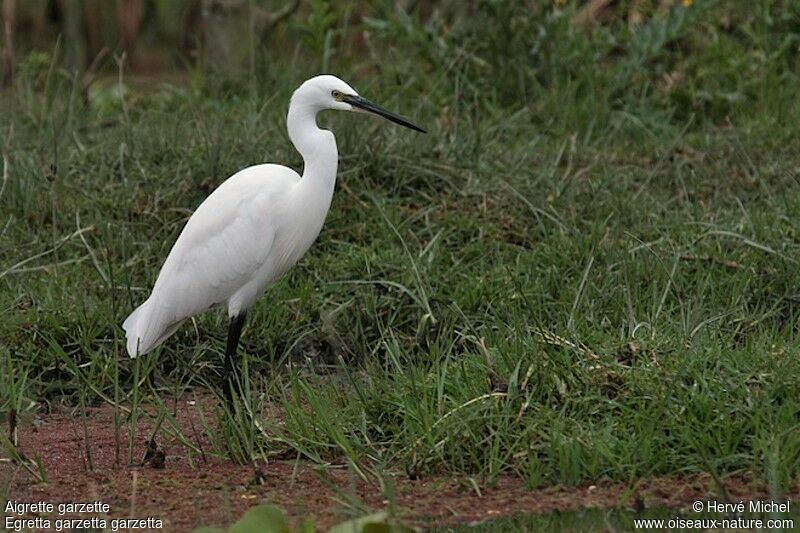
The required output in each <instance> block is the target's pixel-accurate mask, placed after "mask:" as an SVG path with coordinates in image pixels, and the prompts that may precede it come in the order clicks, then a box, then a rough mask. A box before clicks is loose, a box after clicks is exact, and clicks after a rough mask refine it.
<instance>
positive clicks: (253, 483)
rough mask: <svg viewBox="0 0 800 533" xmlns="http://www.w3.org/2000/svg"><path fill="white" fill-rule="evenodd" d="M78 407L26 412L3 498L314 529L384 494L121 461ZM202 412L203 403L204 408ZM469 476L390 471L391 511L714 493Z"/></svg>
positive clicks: (441, 519) (538, 508) (107, 424)
mask: <svg viewBox="0 0 800 533" xmlns="http://www.w3.org/2000/svg"><path fill="white" fill-rule="evenodd" d="M176 405H177V410H176V411H177V417H176V418H177V420H178V422H179V424H180V425H181V427H183V428H184V429H185V428H186V427H187V426H188V427H189V428H190V429H188V430H187V429H185V434H186V435H187V436H192V435H194V436H195V437H196V441H195V443H199V444H200V446H201V447H202V448H204V449H205V450H207V451H209V452H210V450H211V445H210V443H209V442H208V439H207V437H206V436H205V435H204V430H203V427H202V421H200V420H198V419H197V418H196V416H197V415H196V413H197V412H198V411H197V408H196V407H197V406H196V404H195V405H191V404H190V403H189V402H187V401H185V400H182V401H181V402H178V403H177V404H176ZM86 415H87V416H86V428H87V431H86V432H84V424H83V417H82V415H81V414H80V412H77V411H76V412H72V411H69V410H65V409H63V410H60V411H59V412H54V413H51V414H48V415H40V416H37V417H36V419H34V420H33V421H30V423H28V424H25V425H24V426H23V427H21V428H20V429H19V432H18V439H19V448H20V450H21V451H22V452H24V453H25V454H27V455H28V456H31V457H32V456H34V455H35V456H38V457H40V458H41V461H42V462H43V464H44V468H45V470H46V473H47V477H48V482H47V483H41V482H36V480H35V479H34V478H33V477H32V476H31V474H30V473H29V472H27V471H26V470H24V469H23V468H21V467H19V466H17V465H14V464H11V463H9V462H4V463H2V464H0V489H3V492H6V491H7V492H8V499H9V500H16V501H18V502H35V501H46V502H52V503H58V502H91V501H97V500H99V501H102V502H104V503H107V504H109V506H110V510H109V512H108V513H107V514H106V515H94V516H105V518H108V519H113V518H128V517H135V518H147V517H157V518H160V519H161V520H163V524H164V529H165V530H168V531H190V530H192V529H193V528H195V527H197V526H201V525H226V524H230V523H231V522H233V521H235V520H236V519H237V518H238V517H240V516H241V515H242V513H243V512H244V511H245V510H246V509H247V508H249V507H251V506H253V505H256V504H259V503H274V504H278V505H280V506H281V507H283V508H284V509H285V510H286V512H287V513H288V514H289V515H290V517H291V519H292V521H293V522H295V523H297V522H299V521H300V520H301V519H304V518H306V517H309V516H313V517H314V520H315V522H316V524H317V525H318V527H320V528H321V529H323V528H326V527H329V526H331V525H333V524H335V523H338V522H340V521H343V520H345V519H348V518H350V517H351V513H352V512H353V509H354V507H353V506H352V505H351V504H349V503H348V501H349V502H352V501H358V502H360V503H361V504H362V505H363V506H364V507H366V508H367V509H370V510H383V509H386V508H387V505H388V501H387V500H385V499H384V496H383V495H382V491H381V489H380V487H379V484H378V482H377V481H375V482H367V481H364V480H362V479H360V478H358V477H357V476H356V475H355V474H354V473H353V471H352V470H351V469H347V468H345V467H343V466H341V467H336V466H335V465H333V466H331V467H329V468H320V467H319V466H318V465H313V464H311V463H309V462H306V461H299V460H297V459H296V458H294V457H292V458H286V459H273V460H271V461H270V462H269V464H267V465H264V466H261V468H260V474H256V473H255V471H254V468H253V467H252V466H239V465H235V464H232V463H231V462H230V461H228V460H225V459H222V458H217V457H214V456H212V455H211V454H210V453H206V454H205V458H203V457H202V456H200V455H197V454H194V455H192V457H191V460H190V459H189V458H188V455H189V452H188V451H187V448H186V447H185V446H182V445H181V444H179V443H178V442H176V441H173V442H171V441H170V440H169V439H166V438H164V437H163V436H162V437H159V438H158V439H157V440H158V441H160V442H158V444H159V450H158V452H157V453H155V454H152V459H150V460H148V461H147V462H146V463H145V464H144V465H142V466H136V467H131V466H128V460H127V456H128V452H127V442H128V436H127V433H126V432H125V431H124V428H125V426H123V427H122V433H121V435H120V438H119V442H120V450H119V462H118V460H117V446H116V444H115V442H116V438H115V430H114V410H113V408H111V407H110V406H103V407H95V408H89V409H87V411H86ZM213 418H214V417H213V414H211V415H210V416H209V417H208V419H210V420H213ZM191 424H194V430H192V429H191ZM152 428H153V421H152V420H148V419H145V420H141V421H140V423H139V431H138V435H137V437H136V456H137V458H141V457H143V456H144V455H145V452H146V449H147V441H148V439H149V437H150V434H151V432H152ZM86 435H88V438H87V437H86ZM193 440H194V439H193ZM87 442H88V454H87ZM162 452H163V454H162ZM89 457H90V459H91V465H90V462H89ZM477 481H478V486H479V490H480V493H478V491H476V489H475V486H474V485H473V484H472V483H470V482H469V480H467V479H464V478H443V477H423V478H420V479H410V478H409V477H408V476H406V475H405V474H401V473H397V474H396V475H395V476H394V477H393V483H394V485H395V492H396V495H395V505H396V508H397V511H398V514H399V515H400V516H402V517H403V518H404V520H406V521H407V522H408V523H410V524H414V525H417V526H421V527H425V526H427V525H433V524H436V525H453V524H459V523H474V522H480V521H485V520H491V519H496V518H499V517H506V516H512V515H516V514H520V513H549V512H553V511H566V510H575V509H579V508H587V507H601V508H613V507H619V506H631V507H633V508H641V507H671V508H683V509H686V508H688V505H689V504H690V503H691V502H692V501H694V500H697V499H703V498H711V497H713V498H715V499H722V498H724V496H721V495H720V492H722V491H721V489H720V488H719V485H718V484H717V483H715V482H714V480H713V479H712V478H711V477H710V476H707V475H700V474H696V475H688V476H684V477H680V478H678V477H671V478H658V479H650V480H644V481H641V482H639V484H638V485H637V486H636V488H635V490H631V489H630V486H629V485H627V484H624V483H615V482H610V481H599V482H597V483H596V484H592V485H590V484H585V485H581V486H578V487H565V486H551V487H547V488H542V489H537V490H532V491H531V490H527V489H526V487H525V485H524V482H523V480H521V479H519V478H517V477H514V476H511V475H508V476H504V477H501V478H500V479H499V480H497V481H496V482H495V483H492V484H486V483H482V482H481V481H480V480H477ZM724 484H725V488H726V490H727V491H728V496H727V497H728V498H730V499H732V500H733V501H738V500H739V499H751V498H752V499H755V498H766V497H767V496H768V491H767V490H766V488H765V487H764V485H763V484H762V483H760V482H758V481H754V480H752V479H750V478H749V477H748V476H738V477H731V478H727V479H726V480H725V481H724ZM787 496H788V497H790V498H791V499H792V500H794V499H795V498H797V497H798V496H800V491H798V490H797V489H795V490H794V491H793V493H792V494H788V495H787ZM86 516H92V515H86Z"/></svg>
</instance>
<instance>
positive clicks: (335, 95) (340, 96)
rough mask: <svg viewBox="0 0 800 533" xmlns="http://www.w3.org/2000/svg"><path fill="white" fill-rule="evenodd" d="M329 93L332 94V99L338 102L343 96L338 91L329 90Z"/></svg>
mask: <svg viewBox="0 0 800 533" xmlns="http://www.w3.org/2000/svg"><path fill="white" fill-rule="evenodd" d="M331 95H332V96H333V99H334V100H337V101H339V102H341V101H342V98H344V95H343V94H342V93H341V92H339V91H331Z"/></svg>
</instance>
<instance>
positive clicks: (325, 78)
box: [292, 74, 426, 133]
mask: <svg viewBox="0 0 800 533" xmlns="http://www.w3.org/2000/svg"><path fill="white" fill-rule="evenodd" d="M292 105H298V106H310V107H312V108H314V109H315V110H316V111H322V110H323V109H336V110H339V111H355V112H360V113H371V114H374V115H378V116H381V117H383V118H385V119H387V120H391V121H392V122H395V123H397V124H400V125H401V126H405V127H407V128H411V129H412V130H417V131H421V132H422V133H426V132H425V130H423V129H422V128H420V127H418V126H415V125H414V124H412V123H411V122H410V121H409V120H407V119H406V118H404V117H401V116H400V115H397V114H395V113H392V112H391V111H388V110H386V109H384V108H382V107H381V106H379V105H377V104H374V103H372V102H370V101H369V100H367V99H366V98H362V97H361V96H359V95H358V93H357V92H356V90H355V89H353V88H352V87H350V86H349V85H348V84H346V83H345V82H343V81H342V80H340V79H339V78H337V77H336V76H331V75H329V74H322V75H320V76H315V77H313V78H311V79H309V80H307V81H306V82H305V83H303V84H302V85H301V86H300V87H298V89H297V90H296V91H295V92H294V95H292Z"/></svg>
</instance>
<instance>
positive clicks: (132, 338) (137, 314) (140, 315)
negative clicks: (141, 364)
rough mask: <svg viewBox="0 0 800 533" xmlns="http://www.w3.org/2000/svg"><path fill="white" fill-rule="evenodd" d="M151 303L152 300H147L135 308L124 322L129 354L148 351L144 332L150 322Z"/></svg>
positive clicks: (123, 327)
mask: <svg viewBox="0 0 800 533" xmlns="http://www.w3.org/2000/svg"><path fill="white" fill-rule="evenodd" d="M149 303H150V300H147V301H146V302H144V303H143V304H142V305H140V306H139V307H137V308H136V309H134V311H133V313H131V314H130V315H129V316H128V318H126V319H125V322H123V323H122V329H124V330H125V336H126V337H127V338H128V343H127V347H128V355H130V356H131V357H136V356H137V355H144V354H145V353H147V351H148V350H147V346H146V343H145V342H144V340H145V339H144V336H145V335H144V333H145V330H146V329H147V322H149V321H148V320H147V319H148V318H149V315H150V308H149Z"/></svg>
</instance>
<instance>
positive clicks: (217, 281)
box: [122, 75, 425, 402]
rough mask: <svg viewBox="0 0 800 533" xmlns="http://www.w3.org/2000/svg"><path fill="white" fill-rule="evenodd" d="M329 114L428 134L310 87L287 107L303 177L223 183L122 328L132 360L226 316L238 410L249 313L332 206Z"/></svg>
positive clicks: (333, 155) (336, 84) (322, 79)
mask: <svg viewBox="0 0 800 533" xmlns="http://www.w3.org/2000/svg"><path fill="white" fill-rule="evenodd" d="M326 109H336V110H340V111H361V112H368V113H373V114H376V115H379V116H382V117H384V118H386V119H388V120H391V121H392V122H396V123H397V124H400V125H403V126H406V127H408V128H411V129H414V130H417V131H420V132H422V133H425V131H424V130H423V129H421V128H419V127H417V126H415V125H414V124H412V123H411V122H409V121H408V120H407V119H405V118H403V117H401V116H399V115H396V114H394V113H392V112H390V111H387V110H386V109H384V108H382V107H380V106H378V105H376V104H374V103H372V102H370V101H368V100H366V99H364V98H362V97H361V96H359V95H358V93H356V91H355V90H354V89H353V88H352V87H350V86H349V85H348V84H346V83H345V82H343V81H342V80H340V79H339V78H337V77H335V76H330V75H321V76H316V77H314V78H311V79H309V80H307V81H306V82H304V83H303V84H302V85H300V87H299V88H298V89H297V90H296V91H295V92H294V94H293V95H292V98H291V102H290V104H289V113H288V116H287V120H286V122H287V128H288V130H289V139H290V140H291V141H292V143H293V144H294V146H295V148H296V149H297V151H298V152H300V155H301V156H303V176H302V177H301V176H300V175H298V174H297V172H295V171H294V170H292V169H290V168H287V167H284V166H281V165H274V164H261V165H255V166H251V167H248V168H245V169H244V170H241V171H239V172H237V173H236V174H234V175H233V176H231V177H229V178H228V179H227V180H225V181H224V182H223V183H222V184H221V185H220V186H219V187H217V189H216V190H215V191H214V192H213V193H211V195H210V196H208V198H206V199H205V200H204V201H203V202H202V203H201V204H200V206H199V207H198V208H197V210H196V211H195V212H194V214H193V215H192V216H191V217H190V218H189V221H188V222H187V223H186V226H185V227H184V228H183V231H182V232H181V234H180V236H179V237H178V240H177V241H176V242H175V245H174V246H173V247H172V250H171V251H170V253H169V255H168V256H167V259H166V261H164V265H163V266H162V267H161V271H160V272H159V274H158V279H157V280H156V283H155V285H154V286H153V291H152V292H151V294H150V297H149V298H148V299H147V300H146V301H145V302H144V303H143V304H142V305H140V306H139V307H137V308H136V309H135V310H134V311H133V312H132V313H131V314H130V316H128V318H127V319H126V320H125V322H124V323H123V325H122V327H123V328H124V329H125V333H126V336H127V348H128V353H129V354H130V356H131V357H136V356H137V355H143V354H146V353H147V352H150V351H151V350H153V349H154V348H156V347H157V346H158V345H160V344H161V343H162V342H164V341H165V340H166V339H167V338H168V337H169V336H170V335H172V334H173V333H175V331H176V330H177V329H178V328H179V327H180V325H181V323H182V322H183V321H184V320H186V319H187V318H189V317H191V316H193V315H196V314H198V313H201V312H203V311H206V310H207V309H209V308H211V307H214V306H218V305H220V306H221V305H224V306H227V309H228V316H229V319H230V323H229V327H228V340H227V346H226V351H225V371H224V388H225V395H226V397H227V400H228V402H231V401H232V392H231V387H232V381H233V372H234V358H235V355H236V349H237V347H238V344H239V337H240V336H241V332H242V327H243V326H244V322H245V317H246V316H247V311H248V309H250V307H251V306H252V305H253V303H254V302H255V301H256V298H258V296H259V295H261V294H262V293H263V292H264V291H265V290H266V289H267V288H268V287H269V286H270V285H272V284H273V283H275V281H277V280H278V279H279V278H280V277H281V276H282V275H283V274H284V273H285V272H286V271H287V270H289V268H291V267H292V266H293V265H294V264H295V263H296V262H297V261H298V260H299V259H300V258H301V257H302V256H303V254H305V252H306V251H307V250H308V249H309V247H310V246H311V244H312V243H313V242H314V240H316V238H317V236H318V235H319V232H320V230H321V229H322V224H323V222H324V221H325V216H326V215H327V213H328V209H329V208H330V205H331V198H332V196H333V189H334V185H335V183H336V168H337V164H338V159H339V155H338V153H337V150H336V139H335V138H334V136H333V133H332V132H330V131H328V130H324V129H321V128H319V127H318V126H317V114H318V113H319V112H320V111H324V110H326Z"/></svg>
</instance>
